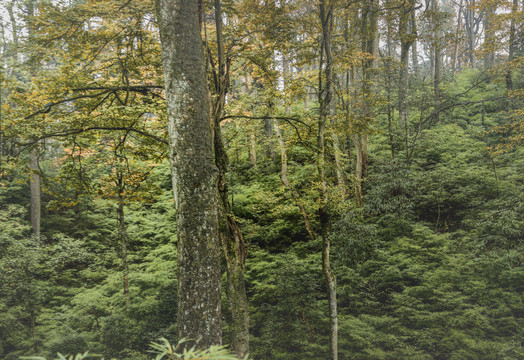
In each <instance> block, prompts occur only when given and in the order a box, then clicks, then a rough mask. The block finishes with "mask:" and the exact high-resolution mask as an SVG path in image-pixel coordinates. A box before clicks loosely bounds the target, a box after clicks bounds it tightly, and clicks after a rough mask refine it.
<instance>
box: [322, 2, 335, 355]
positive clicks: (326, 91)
mask: <svg viewBox="0 0 524 360" xmlns="http://www.w3.org/2000/svg"><path fill="white" fill-rule="evenodd" d="M326 3H327V4H326ZM320 19H321V22H322V47H321V52H322V51H323V52H324V53H325V55H326V65H325V69H324V77H325V82H326V84H325V87H324V88H322V86H321V84H319V103H320V114H319V119H318V153H317V167H318V174H319V178H320V188H321V201H320V207H319V217H320V229H321V235H322V271H323V272H324V277H325V279H326V285H327V291H328V294H327V295H328V306H329V348H330V353H331V359H333V360H338V315H337V292H336V282H335V277H334V275H333V273H332V270H331V263H330V248H331V242H330V238H329V221H330V219H329V218H330V215H329V209H328V188H327V176H326V146H325V129H326V123H327V118H328V115H330V112H331V111H332V109H333V106H332V101H333V55H332V50H331V49H332V48H331V46H332V45H331V39H332V29H333V4H332V3H331V1H329V0H321V2H320ZM322 65H323V64H322V61H321V62H320V66H319V71H320V72H321V71H322ZM319 78H320V79H322V76H320V77H319Z"/></svg>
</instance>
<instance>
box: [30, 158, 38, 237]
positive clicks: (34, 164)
mask: <svg viewBox="0 0 524 360" xmlns="http://www.w3.org/2000/svg"><path fill="white" fill-rule="evenodd" d="M30 157H31V161H30V164H29V169H30V171H31V178H30V189H31V229H32V231H33V234H35V235H37V236H38V235H40V218H41V204H40V193H41V192H40V175H39V165H38V151H37V150H36V149H34V150H32V151H31V154H30Z"/></svg>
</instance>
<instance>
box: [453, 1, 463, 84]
mask: <svg viewBox="0 0 524 360" xmlns="http://www.w3.org/2000/svg"><path fill="white" fill-rule="evenodd" d="M463 7H464V0H460V4H459V10H458V12H457V31H456V32H455V46H454V48H453V57H452V59H451V71H452V72H453V74H455V72H456V71H457V58H458V50H459V39H460V32H461V31H462V9H463Z"/></svg>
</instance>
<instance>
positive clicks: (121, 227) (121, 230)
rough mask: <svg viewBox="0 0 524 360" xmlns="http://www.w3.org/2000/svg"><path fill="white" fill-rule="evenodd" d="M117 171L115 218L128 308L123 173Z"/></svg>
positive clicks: (127, 266)
mask: <svg viewBox="0 0 524 360" xmlns="http://www.w3.org/2000/svg"><path fill="white" fill-rule="evenodd" d="M117 171H118V179H117V191H118V197H117V198H118V207H117V211H116V212H117V220H118V239H119V242H120V247H121V258H122V283H123V288H124V299H125V306H126V310H129V303H130V294H129V265H128V261H127V231H126V222H125V212H124V191H125V185H124V174H123V173H122V172H121V170H117Z"/></svg>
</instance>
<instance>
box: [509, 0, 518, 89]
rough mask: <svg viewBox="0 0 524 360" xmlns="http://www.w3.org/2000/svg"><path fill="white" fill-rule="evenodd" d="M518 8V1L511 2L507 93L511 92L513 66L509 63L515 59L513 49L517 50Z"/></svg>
mask: <svg viewBox="0 0 524 360" xmlns="http://www.w3.org/2000/svg"><path fill="white" fill-rule="evenodd" d="M518 6H519V0H513V3H512V5H511V23H510V29H509V49H508V70H507V71H506V89H507V90H508V91H512V90H513V79H512V77H511V73H512V71H511V69H512V66H513V65H512V64H511V62H512V61H513V59H514V58H515V49H516V48H517V44H516V24H515V21H516V17H517V10H518Z"/></svg>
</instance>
